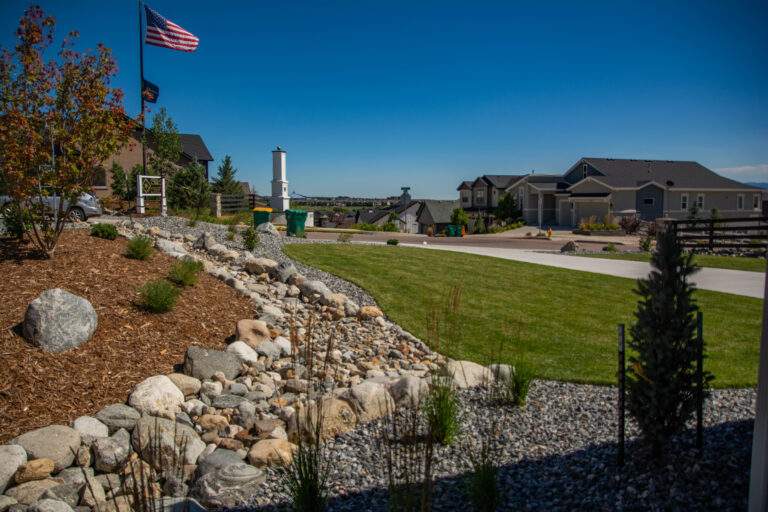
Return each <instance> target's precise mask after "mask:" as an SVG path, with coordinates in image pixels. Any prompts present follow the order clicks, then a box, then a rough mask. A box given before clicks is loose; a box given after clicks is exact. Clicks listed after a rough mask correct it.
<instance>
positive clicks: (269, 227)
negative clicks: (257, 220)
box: [256, 222, 280, 236]
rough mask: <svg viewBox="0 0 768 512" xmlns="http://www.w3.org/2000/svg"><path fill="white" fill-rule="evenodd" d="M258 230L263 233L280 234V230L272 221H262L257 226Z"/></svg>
mask: <svg viewBox="0 0 768 512" xmlns="http://www.w3.org/2000/svg"><path fill="white" fill-rule="evenodd" d="M256 232H257V233H259V234H261V235H271V236H280V232H279V231H278V230H277V228H276V227H275V225H274V224H272V223H271V222H262V223H261V224H259V225H258V226H256Z"/></svg>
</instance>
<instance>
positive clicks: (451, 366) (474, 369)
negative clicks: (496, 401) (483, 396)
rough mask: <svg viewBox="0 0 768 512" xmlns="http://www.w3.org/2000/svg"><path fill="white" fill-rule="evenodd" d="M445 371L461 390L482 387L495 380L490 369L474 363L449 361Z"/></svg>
mask: <svg viewBox="0 0 768 512" xmlns="http://www.w3.org/2000/svg"><path fill="white" fill-rule="evenodd" d="M445 369H446V371H447V372H448V375H450V376H451V377H452V378H453V383H454V385H455V386H456V387H457V388H459V389H465V388H471V387H475V386H481V385H484V384H487V383H488V382H490V380H491V379H492V378H493V375H492V373H491V371H490V370H489V369H488V368H486V367H485V366H483V365H480V364H477V363H473V362H472V361H449V362H448V363H447V364H446V365H445Z"/></svg>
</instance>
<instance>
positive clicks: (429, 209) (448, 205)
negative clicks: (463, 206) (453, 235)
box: [416, 199, 460, 235]
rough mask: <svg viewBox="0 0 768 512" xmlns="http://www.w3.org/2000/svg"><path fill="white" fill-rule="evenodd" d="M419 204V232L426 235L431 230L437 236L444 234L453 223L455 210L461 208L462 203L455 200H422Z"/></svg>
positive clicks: (417, 217) (417, 219)
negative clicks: (452, 216)
mask: <svg viewBox="0 0 768 512" xmlns="http://www.w3.org/2000/svg"><path fill="white" fill-rule="evenodd" d="M418 203H419V209H418V212H417V214H416V221H417V222H418V226H419V228H418V232H419V233H421V234H426V233H427V232H428V230H430V229H431V230H432V233H433V234H435V235H437V234H438V233H442V232H443V230H444V229H445V228H446V226H447V225H448V224H450V223H451V215H452V214H453V210H455V209H456V208H459V206H460V201H455V200H447V201H445V200H438V199H422V200H420V201H418Z"/></svg>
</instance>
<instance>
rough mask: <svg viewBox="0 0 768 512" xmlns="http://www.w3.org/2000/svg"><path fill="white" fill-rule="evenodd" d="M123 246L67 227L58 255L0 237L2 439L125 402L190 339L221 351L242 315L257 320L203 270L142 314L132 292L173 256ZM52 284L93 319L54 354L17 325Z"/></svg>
mask: <svg viewBox="0 0 768 512" xmlns="http://www.w3.org/2000/svg"><path fill="white" fill-rule="evenodd" d="M125 246H126V240H125V239H123V238H118V239H117V240H113V241H110V240H103V239H100V238H95V237H92V236H89V235H88V234H87V233H85V232H79V231H78V232H75V231H71V232H65V233H64V234H63V235H62V239H61V241H60V242H59V245H58V246H57V248H56V254H55V257H54V259H52V260H43V259H35V258H34V257H33V256H31V255H30V254H28V253H24V250H25V249H27V248H22V250H21V251H20V250H19V249H18V248H17V247H15V246H13V245H12V244H11V243H10V242H8V241H7V240H0V329H2V331H0V443H3V442H5V441H7V440H9V439H11V438H12V437H15V436H17V435H19V434H21V433H23V432H26V431H28V430H31V429H34V428H38V427H43V426H46V425H49V424H52V423H60V424H69V422H71V421H72V420H73V419H75V418H77V417H78V416H81V415H84V414H93V413H95V412H97V411H98V410H99V409H101V408H102V407H103V406H105V405H108V404H111V403H115V402H125V400H126V399H127V397H128V393H129V392H130V390H131V389H132V387H133V386H134V385H135V384H136V383H138V382H140V381H141V380H143V379H145V378H147V377H150V376H152V375H157V374H161V373H170V372H172V371H173V370H174V365H177V364H179V363H181V362H182V361H183V360H184V353H185V351H186V349H187V347H188V346H189V345H192V344H198V345H203V346H208V347H215V348H221V347H223V346H224V345H225V340H226V339H227V337H229V336H231V335H232V334H233V333H234V331H235V324H236V323H237V321H238V320H240V319H242V318H251V317H253V313H254V311H253V307H252V304H251V302H250V301H249V300H248V299H247V298H245V297H243V296H242V295H239V294H238V293H237V292H235V291H234V290H233V289H232V288H230V287H229V286H226V285H225V284H224V283H222V282H220V281H217V280H216V279H214V278H213V277H211V276H209V275H207V274H204V273H201V275H200V280H199V281H198V283H197V285H195V286H194V287H192V288H187V289H185V290H184V291H183V292H182V294H181V296H180V297H179V301H178V303H177V304H176V307H175V308H174V309H173V310H172V311H170V312H168V313H164V314H152V313H147V312H144V311H142V310H141V309H139V308H138V307H137V306H136V305H135V303H134V301H135V300H136V298H137V294H136V289H137V288H138V287H139V286H140V285H142V284H143V283H145V282H147V281H149V280H152V279H158V278H162V277H165V276H166V274H167V273H168V270H169V268H170V267H171V265H172V263H173V261H174V260H173V258H171V257H169V256H167V255H165V254H161V253H159V252H155V254H154V256H153V257H152V258H151V259H150V260H148V261H137V260H131V259H128V258H126V257H125V256H123V253H124V252H125ZM19 253H22V256H23V257H22V258H19ZM56 287H58V288H64V289H66V290H68V291H70V292H72V293H74V294H76V295H80V296H82V297H85V298H86V299H88V300H89V301H90V302H91V304H93V307H94V308H95V309H96V313H97V315H98V317H99V323H98V328H97V329H96V333H95V334H94V336H93V338H91V339H90V340H89V341H87V342H86V343H83V344H82V345H80V346H79V347H77V348H76V349H72V350H69V351H67V352H63V353H58V354H53V353H46V352H43V351H42V350H40V349H39V348H36V347H34V346H32V345H31V344H29V343H28V342H27V341H26V340H25V339H24V338H23V337H22V336H21V335H20V333H21V328H20V322H22V321H23V319H24V313H25V311H26V308H27V305H28V304H29V303H30V302H31V301H32V300H34V299H35V298H36V297H37V296H38V295H39V294H40V293H41V292H42V291H43V290H45V289H48V288H56Z"/></svg>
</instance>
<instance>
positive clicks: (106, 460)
mask: <svg viewBox="0 0 768 512" xmlns="http://www.w3.org/2000/svg"><path fill="white" fill-rule="evenodd" d="M91 447H92V449H93V456H94V459H95V460H94V466H95V467H96V469H98V470H99V471H103V472H105V473H111V472H113V471H118V470H119V469H120V468H121V467H122V466H123V464H124V463H125V461H126V460H128V456H129V455H130V454H131V435H130V434H129V433H128V431H127V430H125V429H122V428H121V429H120V430H118V431H117V432H115V433H114V434H113V435H112V436H111V437H105V438H101V439H97V440H96V441H94V443H93V445H92V446H91Z"/></svg>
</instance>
